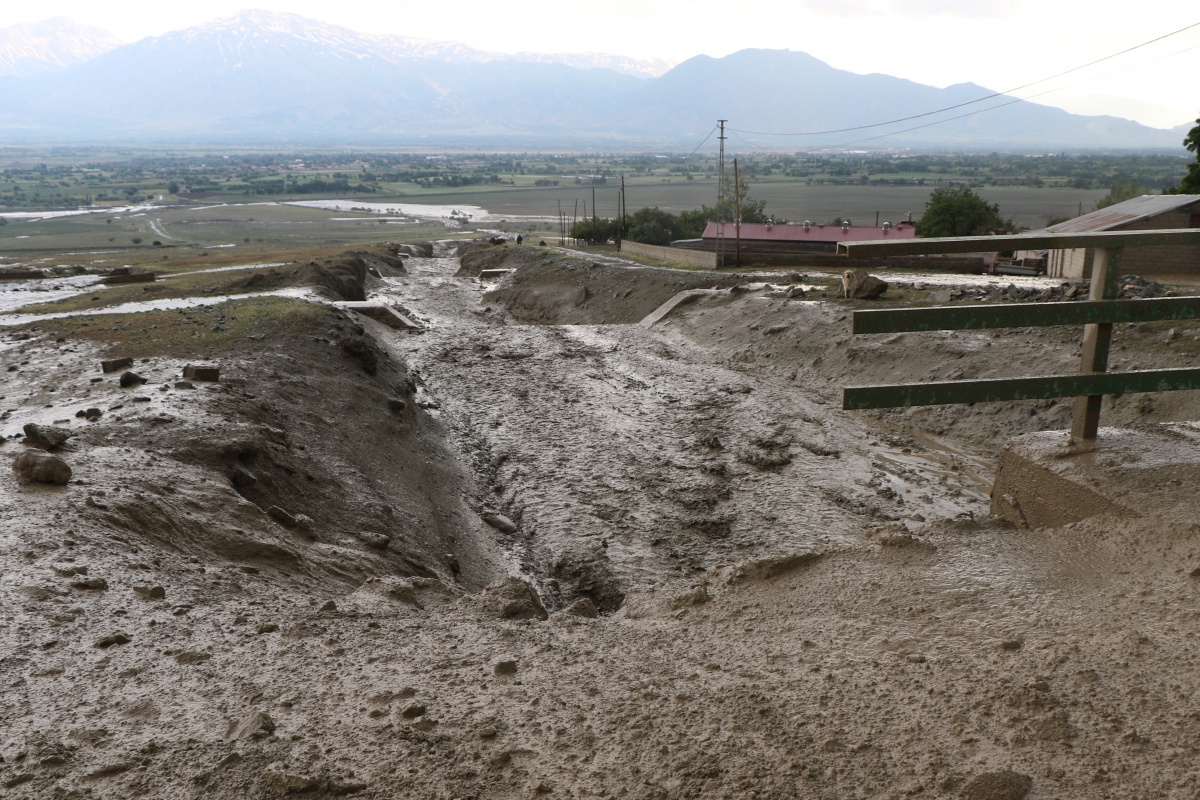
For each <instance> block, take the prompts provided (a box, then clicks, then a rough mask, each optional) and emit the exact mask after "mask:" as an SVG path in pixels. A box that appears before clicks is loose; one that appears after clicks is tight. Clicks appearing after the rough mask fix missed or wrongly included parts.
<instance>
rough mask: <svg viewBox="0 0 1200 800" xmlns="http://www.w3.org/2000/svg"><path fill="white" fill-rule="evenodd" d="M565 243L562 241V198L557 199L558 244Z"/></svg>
mask: <svg viewBox="0 0 1200 800" xmlns="http://www.w3.org/2000/svg"><path fill="white" fill-rule="evenodd" d="M564 244H566V243H565V242H564V241H563V224H562V200H559V201H558V246H559V247H562V246H563V245H564Z"/></svg>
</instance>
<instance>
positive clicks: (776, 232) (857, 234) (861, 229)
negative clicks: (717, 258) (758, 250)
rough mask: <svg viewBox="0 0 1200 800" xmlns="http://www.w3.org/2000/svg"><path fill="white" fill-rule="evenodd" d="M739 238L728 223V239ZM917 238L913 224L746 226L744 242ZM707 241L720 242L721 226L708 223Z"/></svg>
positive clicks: (751, 224) (705, 231)
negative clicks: (716, 240)
mask: <svg viewBox="0 0 1200 800" xmlns="http://www.w3.org/2000/svg"><path fill="white" fill-rule="evenodd" d="M736 235H737V226H736V225H734V224H733V223H732V222H726V223H725V238H726V239H730V240H732V239H733V238H734V237H735V236H736ZM916 235H917V232H916V229H915V228H914V227H913V224H912V223H911V222H897V223H896V224H895V225H893V226H892V227H891V228H890V229H888V230H885V229H883V228H882V227H878V228H877V227H875V226H873V225H851V226H850V227H849V228H843V227H842V226H841V225H809V226H808V227H807V228H806V227H804V225H803V224H801V223H798V222H788V223H783V224H778V225H763V224H761V223H754V222H743V223H742V238H743V239H751V240H754V241H771V242H826V243H828V242H872V241H877V240H879V239H913V238H916ZM704 238H705V239H716V238H717V223H715V222H710V223H708V227H706V228H705V229H704Z"/></svg>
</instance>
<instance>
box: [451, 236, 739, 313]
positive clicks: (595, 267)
mask: <svg viewBox="0 0 1200 800" xmlns="http://www.w3.org/2000/svg"><path fill="white" fill-rule="evenodd" d="M468 261H470V262H471V266H470V274H472V275H478V274H479V269H515V270H516V271H515V272H514V273H513V274H511V275H509V276H508V277H506V278H505V279H504V281H503V282H502V283H501V285H500V287H499V288H497V289H495V290H493V291H490V292H488V293H487V294H486V295H484V300H486V301H488V302H495V303H503V304H504V307H505V308H506V309H507V310H508V312H509V313H511V314H512V315H513V316H514V317H516V318H517V319H519V320H521V321H522V322H534V323H541V324H546V325H607V324H622V323H632V322H638V321H639V320H641V319H642V318H643V317H645V316H646V315H647V314H649V313H650V312H651V311H653V310H654V309H656V308H658V307H659V306H660V305H662V304H663V303H665V302H666V301H667V300H669V299H670V298H671V297H672V296H674V295H675V294H677V293H678V292H681V291H684V290H685V289H712V288H726V287H729V286H735V285H737V284H739V283H742V282H743V281H744V280H745V277H744V276H742V275H738V274H736V273H721V274H717V273H713V272H697V271H691V270H674V269H658V268H654V267H645V268H640V269H630V268H627V267H615V266H611V265H605V264H596V263H590V262H588V261H583V260H581V259H579V258H575V257H573V256H564V255H562V254H561V253H559V252H557V251H553V250H546V249H544V248H537V247H520V248H517V247H497V248H492V249H490V250H477V251H472V252H470V253H468V255H466V256H464V258H463V267H464V269H466V267H467V263H468ZM484 265H486V266H484ZM476 267H479V269H476ZM460 271H461V270H460Z"/></svg>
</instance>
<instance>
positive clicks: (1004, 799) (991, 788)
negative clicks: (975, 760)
mask: <svg viewBox="0 0 1200 800" xmlns="http://www.w3.org/2000/svg"><path fill="white" fill-rule="evenodd" d="M1032 788H1033V778H1031V777H1029V776H1028V775H1022V774H1021V773H1019V772H1013V771H1012V770H1007V769H1006V770H1001V771H999V772H981V773H979V774H978V775H976V776H975V777H973V778H971V780H969V781H967V782H966V784H965V785H964V786H963V788H962V789H961V790H960V791H959V793H958V796H959V799H960V800H1022V798H1023V797H1025V795H1027V794H1029V790H1030V789H1032Z"/></svg>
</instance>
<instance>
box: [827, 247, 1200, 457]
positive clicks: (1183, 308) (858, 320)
mask: <svg viewBox="0 0 1200 800" xmlns="http://www.w3.org/2000/svg"><path fill="white" fill-rule="evenodd" d="M1149 245H1200V230H1170V231H1132V232H1124V231H1117V232H1111V231H1106V232H1102V233H1072V234H1017V235H1015V236H967V237H954V238H945V239H907V240H904V241H874V242H843V243H840V244H838V252H840V253H844V254H846V255H849V256H850V257H851V258H854V257H874V258H877V257H881V256H882V257H887V256H899V255H927V254H943V253H970V252H996V251H1007V250H1042V249H1056V248H1070V249H1074V248H1095V251H1094V253H1095V254H1094V256H1093V259H1092V282H1091V290H1090V294H1089V297H1088V300H1086V301H1083V302H1058V303H1019V304H1012V303H1010V304H1005V305H965V306H953V307H951V306H938V307H934V308H907V309H888V310H878V311H856V312H854V317H853V331H854V333H856V334H871V333H904V332H920V331H943V330H947V331H948V330H980V329H989V328H1028V327H1048V326H1056V325H1083V326H1084V339H1083V351H1082V354H1081V358H1080V371H1079V373H1077V374H1073V375H1047V376H1040V377H1021V378H997V379H989V380H962V381H950V382H941V383H916V384H889V385H884V386H855V387H847V388H846V389H845V390H844V392H843V396H842V407H843V408H845V409H848V410H854V409H869V408H902V407H906V406H930V405H947V404H957V403H987V402H1008V401H1012V400H1037V399H1047V398H1054V397H1075V398H1076V400H1075V414H1074V418H1073V420H1072V424H1071V438H1072V440H1073V441H1074V442H1076V443H1078V444H1090V443H1092V442H1094V441H1095V439H1096V433H1097V430H1098V429H1099V425H1100V406H1101V401H1102V400H1103V398H1104V395H1117V394H1129V393H1133V392H1169V391H1180V390H1187V389H1200V369H1162V370H1142V371H1135V372H1120V373H1111V372H1108V371H1107V370H1108V353H1109V345H1110V343H1111V341H1112V326H1113V324H1114V323H1119V322H1152V321H1158V320H1184V319H1197V318H1200V297H1167V298H1161V299H1134V300H1117V299H1116V295H1117V277H1118V274H1119V263H1120V254H1121V248H1124V247H1143V246H1149ZM1197 267H1200V263H1198V264H1197Z"/></svg>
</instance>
